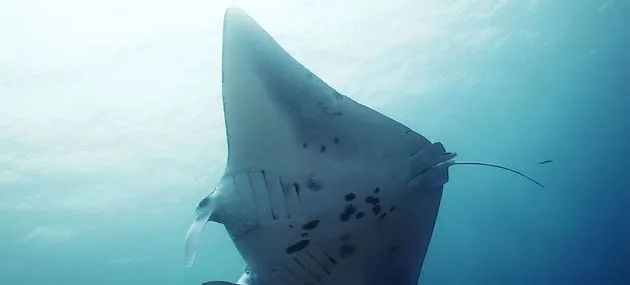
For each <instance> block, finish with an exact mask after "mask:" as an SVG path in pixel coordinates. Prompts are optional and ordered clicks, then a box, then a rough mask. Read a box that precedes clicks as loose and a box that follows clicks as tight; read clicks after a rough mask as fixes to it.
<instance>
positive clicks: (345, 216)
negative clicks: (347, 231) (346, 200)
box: [339, 204, 357, 222]
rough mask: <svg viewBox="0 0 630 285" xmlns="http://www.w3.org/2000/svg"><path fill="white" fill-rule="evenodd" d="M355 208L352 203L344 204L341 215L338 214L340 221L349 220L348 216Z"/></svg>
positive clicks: (354, 211)
mask: <svg viewBox="0 0 630 285" xmlns="http://www.w3.org/2000/svg"><path fill="white" fill-rule="evenodd" d="M356 211H357V208H356V207H355V206H353V205H352V204H348V205H346V208H345V209H344V210H343V213H341V215H339V219H340V220H341V221H342V222H347V221H349V220H350V217H351V216H352V215H353V214H354V213H356Z"/></svg>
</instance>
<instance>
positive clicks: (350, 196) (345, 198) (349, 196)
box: [343, 193, 357, 202]
mask: <svg viewBox="0 0 630 285" xmlns="http://www.w3.org/2000/svg"><path fill="white" fill-rule="evenodd" d="M356 197H357V195H356V194H354V193H348V194H346V196H344V197H343V198H344V200H346V202H350V201H352V200H354V199H355V198H356Z"/></svg>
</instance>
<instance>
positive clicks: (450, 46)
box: [0, 0, 630, 285]
mask: <svg viewBox="0 0 630 285" xmlns="http://www.w3.org/2000/svg"><path fill="white" fill-rule="evenodd" d="M230 5H238V6H240V7H242V8H244V9H245V10H246V11H247V12H248V13H249V14H250V15H251V16H252V17H254V18H255V19H256V20H257V21H258V22H259V23H260V24H261V25H262V26H263V27H264V28H265V29H267V30H268V31H269V33H270V34H271V35H273V36H274V37H275V38H276V39H277V40H278V42H280V44H282V45H283V46H284V47H285V48H286V49H287V50H288V51H289V52H290V53H291V54H292V55H293V56H294V57H296V58H297V59H298V60H300V61H301V62H302V63H304V64H305V65H306V66H308V67H309V68H310V69H311V70H312V71H314V72H315V73H317V74H318V75H319V76H320V77H321V78H323V79H324V80H325V81H326V82H328V83H329V84H330V85H331V86H333V87H335V88H337V89H338V90H339V91H340V92H341V93H343V94H346V95H348V96H349V97H352V98H353V99H355V100H357V101H359V102H361V103H363V104H365V105H367V106H369V107H371V108H374V109H376V110H378V111H380V112H382V113H384V114H386V115H388V116H390V117H392V118H394V119H396V120H398V121H400V122H402V123H404V124H406V125H407V126H409V127H411V128H412V129H414V130H416V131H418V132H420V133H421V134H423V135H425V136H426V137H428V138H429V139H430V140H437V141H441V142H443V143H444V145H445V146H446V147H447V149H448V150H450V151H456V152H458V153H459V154H460V157H461V158H462V159H465V160H482V161H489V162H494V163H499V164H503V165H508V166H512V167H515V168H518V169H521V170H523V171H524V172H526V173H528V174H531V175H532V176H534V177H536V178H537V179H539V180H541V181H542V182H543V183H544V184H545V185H546V188H544V189H539V188H537V187H535V186H533V185H532V184H531V183H529V182H527V181H526V180H524V179H521V178H519V177H516V176H513V175H509V174H505V173H503V172H500V171H496V170H493V169H484V168H475V167H460V168H453V169H452V171H451V180H450V182H449V183H448V184H447V186H446V187H445V192H444V193H445V195H444V198H443V200H442V204H441V209H440V214H439V217H438V221H437V225H436V229H435V232H434V236H433V239H432V242H431V245H430V249H429V253H428V255H427V259H426V262H425V265H424V268H423V272H422V274H421V276H420V283H419V284H429V285H431V284H435V285H438V284H439V285H450V284H453V285H455V284H528V285H530V284H544V285H547V284H572V285H576V284H585V285H586V284H601V285H605V284H611V285H613V284H614V285H621V284H630V191H629V190H630V182H628V175H629V174H630V171H629V170H628V169H630V151H629V150H628V146H630V120H629V119H628V118H630V115H629V114H630V94H629V93H630V83H629V81H628V79H630V52H629V51H628V47H629V46H630V32H628V28H627V27H626V26H628V23H629V20H628V19H630V2H627V1H619V0H617V1H615V0H600V1H595V0H584V1H578V0H576V1H570V2H569V1H542V0H521V1H515V0H514V1H508V0H497V1H495V0H478V1H475V0H468V1H437V0H422V1H412V0H395V1H390V2H387V1H358V0H351V1H332V0H322V1H306V0H302V1H289V0H284V1H281V0H276V1H272V0H269V1H254V0H251V1H205V2H204V1H196V0H184V1H177V2H172V1H122V0H116V1H89V2H88V1H73V0H60V1H54V2H52V1H48V2H45V1H35V0H29V1H17V0H5V1H3V2H2V3H0V35H2V36H3V37H2V41H0V229H1V232H0V233H1V237H2V239H1V240H0V284H3V285H4V284H7V285H14V284H15V285H18V284H20V285H21V284H42V283H46V284H94V285H101V284H103V285H104V284H107V285H111V284H118V285H126V284H200V283H201V282H204V281H207V280H229V281H235V280H236V279H237V278H238V277H239V276H240V275H241V273H242V271H243V267H244V264H243V262H242V260H241V259H240V257H239V255H238V253H237V252H236V249H235V248H234V247H233V245H232V243H231V241H230V239H229V237H228V236H227V234H226V233H225V231H224V229H223V228H222V227H221V226H220V225H216V224H212V225H210V226H209V227H208V228H207V229H206V231H205V233H204V236H203V243H202V244H201V248H200V252H199V254H198V256H197V260H196V263H195V265H194V267H193V268H191V269H188V268H186V267H185V266H184V255H183V237H184V234H185V232H186V230H187V228H188V226H189V224H190V222H191V221H192V218H193V209H194V207H195V205H196V204H197V202H198V201H199V199H200V198H202V197H203V196H205V195H206V194H208V193H209V191H210V190H211V188H212V187H214V185H215V183H216V181H217V179H218V178H219V177H220V175H221V172H222V170H223V167H224V165H225V156H226V147H225V138H224V126H223V115H222V106H221V99H220V92H221V89H220V72H221V71H220V53H221V50H220V46H221V28H222V26H221V25H222V15H223V12H224V10H225V8H226V7H228V6H230ZM548 159H550V160H553V163H550V164H544V165H539V164H538V162H539V161H542V160H548Z"/></svg>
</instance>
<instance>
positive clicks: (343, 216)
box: [339, 212, 350, 222]
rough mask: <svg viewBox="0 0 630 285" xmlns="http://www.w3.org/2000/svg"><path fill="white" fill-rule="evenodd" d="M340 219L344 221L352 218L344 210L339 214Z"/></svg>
mask: <svg viewBox="0 0 630 285" xmlns="http://www.w3.org/2000/svg"><path fill="white" fill-rule="evenodd" d="M339 220H340V221H342V222H347V221H349V220H350V214H348V213H346V212H343V213H341V215H339Z"/></svg>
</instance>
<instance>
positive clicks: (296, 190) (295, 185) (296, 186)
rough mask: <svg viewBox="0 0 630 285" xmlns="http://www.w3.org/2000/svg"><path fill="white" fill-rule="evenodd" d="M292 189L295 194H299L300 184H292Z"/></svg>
mask: <svg viewBox="0 0 630 285" xmlns="http://www.w3.org/2000/svg"><path fill="white" fill-rule="evenodd" d="M293 188H295V192H298V194H299V193H300V184H298V183H293Z"/></svg>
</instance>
